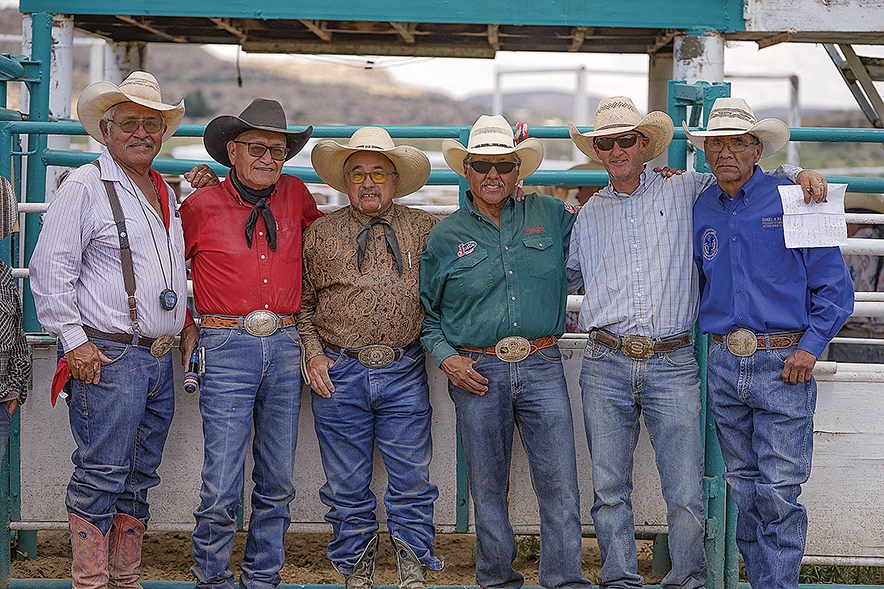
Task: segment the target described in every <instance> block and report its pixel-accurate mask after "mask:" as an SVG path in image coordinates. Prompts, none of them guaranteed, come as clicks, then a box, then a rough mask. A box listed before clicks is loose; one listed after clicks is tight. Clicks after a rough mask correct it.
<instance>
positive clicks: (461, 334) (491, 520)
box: [421, 115, 591, 589]
mask: <svg viewBox="0 0 884 589" xmlns="http://www.w3.org/2000/svg"><path fill="white" fill-rule="evenodd" d="M442 152H443V154H444V157H445V161H446V162H447V163H448V165H449V166H450V167H451V169H453V170H454V171H455V172H457V173H458V174H459V175H461V176H464V177H465V178H466V179H467V182H469V186H470V190H469V192H468V193H467V195H466V199H465V201H464V205H463V206H462V207H461V208H460V209H459V210H458V211H456V212H455V213H453V214H452V215H451V216H450V217H448V218H447V219H444V220H442V221H440V222H439V223H438V224H437V225H436V226H435V227H434V228H433V230H432V231H431V232H430V237H429V239H428V240H427V248H426V250H425V251H424V255H423V259H422V260H421V299H422V301H423V303H424V307H425V308H426V318H425V319H424V335H423V337H422V338H421V341H422V342H423V344H424V346H425V347H426V348H427V350H428V351H429V353H430V355H431V356H432V358H433V360H434V361H435V362H436V363H437V364H439V365H440V367H441V368H442V370H443V371H444V372H445V374H446V375H447V376H448V378H449V381H450V382H449V385H448V391H449V394H450V395H451V398H452V400H453V401H454V404H455V407H456V411H457V422H458V425H459V427H460V439H461V442H462V444H463V449H464V456H465V459H466V465H467V474H468V476H469V479H470V485H471V493H472V497H473V508H474V512H475V521H476V543H477V548H476V581H477V582H478V584H479V585H481V586H482V587H489V588H490V587H494V588H495V589H504V588H506V589H517V588H518V587H521V586H522V584H523V582H524V579H523V577H522V575H521V574H520V573H518V572H516V571H515V570H514V569H513V567H512V561H513V559H514V558H515V556H516V544H515V539H514V537H513V530H512V527H511V526H510V523H509V517H508V513H507V489H508V483H509V468H510V454H511V451H512V444H513V431H514V429H515V427H516V426H518V428H519V432H520V437H521V439H522V444H523V446H524V447H525V452H526V454H527V455H528V464H529V467H530V469H531V480H532V483H533V485H534V490H535V492H536V494H537V501H538V504H539V506H540V528H541V539H540V552H541V553H540V570H539V580H540V584H541V585H543V586H544V587H550V588H565V587H567V588H570V589H575V588H578V587H587V588H588V587H590V586H591V583H590V582H589V580H587V579H586V578H584V577H583V575H582V573H581V555H582V546H581V525H580V497H579V490H578V487H577V464H576V463H577V461H576V457H575V450H574V426H573V421H572V418H571V404H570V401H569V399H568V390H567V387H566V384H565V374H564V370H563V368H562V354H561V352H560V351H559V348H558V346H557V338H558V336H560V335H562V333H563V332H564V331H565V302H566V298H567V292H566V287H567V284H566V280H565V260H564V256H565V250H566V249H567V247H568V239H569V234H570V232H571V226H572V225H573V223H574V219H575V217H576V212H577V211H576V209H574V208H573V207H570V206H568V205H565V204H564V203H563V202H562V201H560V200H559V199H556V198H553V197H548V196H540V195H528V196H527V197H526V198H525V200H524V201H523V202H517V201H516V200H515V199H514V198H513V196H512V195H513V189H514V188H515V185H516V182H517V181H518V180H521V179H522V178H525V177H527V176H530V175H531V174H532V173H534V171H535V170H537V168H538V167H539V166H540V162H541V160H542V159H543V145H542V144H541V143H540V141H538V140H537V139H533V138H531V139H526V140H524V141H522V142H521V143H520V144H519V145H518V147H517V146H516V145H515V142H514V137H513V130H512V127H511V126H510V124H509V123H508V122H507V121H506V119H504V118H503V117H502V116H485V115H483V116H481V117H479V120H477V121H476V123H475V124H474V125H473V127H472V129H471V130H470V137H469V142H468V145H467V146H466V147H464V146H463V145H461V144H460V143H458V142H457V141H454V140H451V139H447V140H445V141H443V143H442Z"/></svg>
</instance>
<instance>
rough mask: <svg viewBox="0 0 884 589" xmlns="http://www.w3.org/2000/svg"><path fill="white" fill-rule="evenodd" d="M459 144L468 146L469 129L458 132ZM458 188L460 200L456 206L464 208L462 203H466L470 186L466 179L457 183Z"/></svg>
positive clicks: (465, 128)
mask: <svg viewBox="0 0 884 589" xmlns="http://www.w3.org/2000/svg"><path fill="white" fill-rule="evenodd" d="M459 139H460V143H461V145H469V144H470V128H469V127H464V128H463V129H462V130H461V132H460V138H459ZM457 184H458V186H459V187H460V198H459V199H458V204H459V205H460V206H464V203H465V202H466V201H467V190H469V189H470V184H469V182H467V179H466V178H461V179H460V181H459V182H458V183H457Z"/></svg>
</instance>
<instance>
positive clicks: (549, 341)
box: [454, 335, 559, 362]
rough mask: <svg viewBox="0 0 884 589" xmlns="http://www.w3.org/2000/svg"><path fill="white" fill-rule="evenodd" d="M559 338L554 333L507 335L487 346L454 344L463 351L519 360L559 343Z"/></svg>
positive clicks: (506, 359) (455, 347) (509, 360)
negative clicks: (531, 336)
mask: <svg viewBox="0 0 884 589" xmlns="http://www.w3.org/2000/svg"><path fill="white" fill-rule="evenodd" d="M558 341H559V338H557V337H556V336H554V335H550V336H547V337H539V338H537V339H532V340H529V339H525V338H523V337H515V336H510V337H505V338H503V339H502V340H500V341H499V342H497V345H494V346H488V347H486V348H467V347H462V346H454V349H456V350H460V351H461V352H478V353H480V354H493V355H495V356H497V357H498V358H500V359H501V360H503V361H505V362H518V361H519V360H524V359H525V358H527V357H528V356H530V355H531V354H533V353H534V352H536V351H537V350H542V349H543V348H549V347H551V346H554V345H556V344H557V343H558Z"/></svg>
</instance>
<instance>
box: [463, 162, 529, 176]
mask: <svg viewBox="0 0 884 589" xmlns="http://www.w3.org/2000/svg"><path fill="white" fill-rule="evenodd" d="M467 165H468V166H469V167H471V168H473V169H474V170H476V171H477V172H479V173H480V174H487V173H488V172H490V171H491V168H494V169H495V170H497V173H498V174H500V175H501V176H502V175H504V174H509V173H510V172H512V171H513V170H515V169H516V166H517V165H518V164H517V163H516V162H486V161H482V160H477V161H475V162H469V163H468V164H467Z"/></svg>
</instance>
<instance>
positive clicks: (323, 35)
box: [298, 19, 332, 41]
mask: <svg viewBox="0 0 884 589" xmlns="http://www.w3.org/2000/svg"><path fill="white" fill-rule="evenodd" d="M298 22H299V23H301V24H302V25H304V26H305V27H307V30H308V31H310V32H311V33H313V34H314V35H316V36H317V37H319V38H320V39H322V40H323V41H331V40H332V35H331V33H329V32H328V31H327V30H326V29H325V22H324V21H321V20H305V19H299V20H298Z"/></svg>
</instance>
